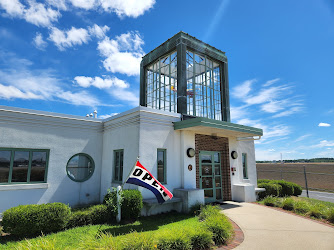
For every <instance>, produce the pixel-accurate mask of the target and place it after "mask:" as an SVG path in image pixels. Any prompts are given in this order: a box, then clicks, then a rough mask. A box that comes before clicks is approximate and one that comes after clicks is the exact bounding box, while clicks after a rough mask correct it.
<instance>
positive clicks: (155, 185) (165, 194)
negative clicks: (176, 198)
mask: <svg viewBox="0 0 334 250" xmlns="http://www.w3.org/2000/svg"><path fill="white" fill-rule="evenodd" d="M125 183H131V184H134V185H138V186H141V187H144V188H147V189H149V190H151V191H152V192H153V193H154V195H155V197H157V199H158V202H159V203H160V204H161V203H164V202H165V201H167V200H169V199H172V198H173V194H172V193H171V192H169V191H168V189H167V188H165V187H164V186H163V185H162V184H161V183H160V182H159V181H158V180H157V179H155V178H154V177H153V175H152V174H151V173H150V172H149V171H148V170H147V169H146V168H144V166H143V165H141V164H140V162H139V161H137V162H136V165H135V166H134V168H133V170H132V172H131V173H130V175H129V178H128V179H127V181H126V182H125Z"/></svg>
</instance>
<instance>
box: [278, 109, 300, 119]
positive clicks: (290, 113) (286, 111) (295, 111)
mask: <svg viewBox="0 0 334 250" xmlns="http://www.w3.org/2000/svg"><path fill="white" fill-rule="evenodd" d="M302 110H303V108H302V107H292V108H290V109H289V110H285V111H283V112H281V113H279V114H276V115H274V116H273V117H274V118H278V117H284V116H289V115H292V114H295V113H299V112H300V111H302Z"/></svg>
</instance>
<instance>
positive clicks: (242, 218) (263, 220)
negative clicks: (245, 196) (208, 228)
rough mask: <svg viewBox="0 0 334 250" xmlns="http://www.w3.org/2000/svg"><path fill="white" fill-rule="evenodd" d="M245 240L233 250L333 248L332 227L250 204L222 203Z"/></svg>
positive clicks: (330, 249)
mask: <svg viewBox="0 0 334 250" xmlns="http://www.w3.org/2000/svg"><path fill="white" fill-rule="evenodd" d="M221 207H222V208H223V210H224V213H225V214H226V215H227V216H228V217H229V218H231V219H232V220H233V221H234V222H235V223H237V224H238V225H239V227H240V228H241V229H242V231H243V233H244V237H245V238H244V241H243V242H242V243H241V244H240V245H239V246H238V247H236V248H235V249H248V250H251V249H256V250H260V249H265V250H268V249H269V250H276V249H294V250H296V249H301V250H306V249H312V250H314V249H316V250H322V249H324V250H327V249H328V250H333V249H334V228H333V227H329V226H326V225H322V224H320V223H317V222H314V221H312V220H308V219H305V218H301V217H299V216H295V215H292V214H288V213H285V212H281V211H277V210H275V209H272V208H268V207H265V206H260V205H257V204H252V203H238V202H224V205H221Z"/></svg>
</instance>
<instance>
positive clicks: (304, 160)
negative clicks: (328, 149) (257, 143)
mask: <svg viewBox="0 0 334 250" xmlns="http://www.w3.org/2000/svg"><path fill="white" fill-rule="evenodd" d="M272 162H281V161H280V160H273V161H256V163H272ZM283 162H285V163H305V162H306V163H307V162H334V158H312V159H298V160H284V161H283Z"/></svg>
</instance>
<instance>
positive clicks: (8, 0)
mask: <svg viewBox="0 0 334 250" xmlns="http://www.w3.org/2000/svg"><path fill="white" fill-rule="evenodd" d="M27 3H28V6H25V5H23V4H22V3H21V2H20V1H18V0H0V7H1V8H3V9H4V10H5V11H6V13H7V15H8V16H10V17H17V18H21V19H25V20H26V21H27V22H29V23H32V24H34V25H36V26H42V27H50V26H51V24H52V23H53V22H55V21H57V20H58V18H59V17H60V16H61V14H60V13H59V12H58V11H57V10H54V9H52V8H50V7H46V6H45V5H44V4H42V3H38V2H36V1H35V0H27Z"/></svg>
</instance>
